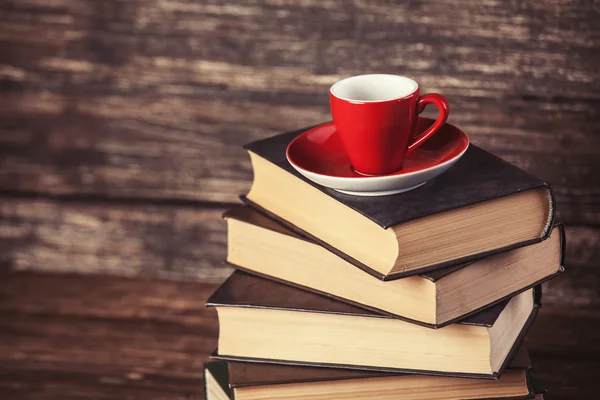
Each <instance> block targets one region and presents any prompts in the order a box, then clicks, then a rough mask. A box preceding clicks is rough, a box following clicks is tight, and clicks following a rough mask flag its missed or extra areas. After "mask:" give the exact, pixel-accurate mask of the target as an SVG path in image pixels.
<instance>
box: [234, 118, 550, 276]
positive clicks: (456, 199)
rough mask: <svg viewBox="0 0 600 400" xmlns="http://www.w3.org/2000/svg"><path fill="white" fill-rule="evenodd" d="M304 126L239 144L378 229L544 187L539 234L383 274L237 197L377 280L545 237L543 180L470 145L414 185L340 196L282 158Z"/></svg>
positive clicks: (432, 267) (457, 261) (466, 258)
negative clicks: (387, 192) (394, 190)
mask: <svg viewBox="0 0 600 400" xmlns="http://www.w3.org/2000/svg"><path fill="white" fill-rule="evenodd" d="M306 130H307V129H301V130H297V131H293V132H288V133H283V134H280V135H276V136H273V137H270V138H267V139H263V140H259V141H255V142H252V143H248V144H246V145H245V146H244V148H245V149H246V150H248V151H251V152H253V153H255V154H257V155H258V156H260V157H262V158H264V159H266V160H268V161H269V162H271V163H273V164H275V165H276V166H278V167H279V168H281V169H283V170H285V171H287V172H288V173H290V174H292V175H293V176H295V177H296V178H298V179H300V180H302V181H303V182H305V183H307V184H308V185H311V186H313V187H314V188H316V189H317V190H319V191H321V192H323V193H325V194H326V195H328V196H329V197H331V198H333V199H335V200H336V201H338V202H339V203H340V204H341V205H343V206H346V207H349V208H351V209H353V210H355V211H357V212H358V213H360V214H361V215H363V216H364V217H366V218H368V219H370V220H372V221H373V222H375V223H376V224H378V225H379V226H381V227H382V228H383V229H387V228H389V227H391V226H394V225H398V224H400V223H403V222H407V221H410V220H413V219H417V218H421V217H425V216H428V215H432V214H437V213H440V212H444V211H449V210H452V209H457V208H462V207H467V206H469V205H473V204H476V203H481V202H484V201H487V200H493V199H496V198H499V197H503V196H507V195H511V194H515V193H518V192H522V191H525V190H529V189H534V188H538V187H546V188H547V189H548V193H549V202H550V216H549V217H550V218H549V222H548V224H547V228H546V230H545V232H543V234H542V236H541V237H540V238H538V239H533V240H528V241H524V242H521V243H517V244H515V245H512V246H507V247H504V248H499V249H495V250H493V251H488V252H485V253H483V254H476V255H473V256H468V257H464V258H462V259H460V260H454V261H451V262H446V263H442V264H438V265H432V266H429V267H427V268H422V269H420V270H418V271H407V272H402V273H398V272H397V273H393V274H389V275H383V274H381V273H380V272H378V271H375V270H373V269H372V268H370V267H369V266H368V265H365V264H363V263H361V262H360V261H358V260H356V259H354V258H353V257H351V256H349V255H347V254H345V253H343V252H341V251H340V250H338V249H336V248H335V247H334V246H331V245H330V244H329V243H326V242H324V241H322V240H320V239H319V238H317V237H315V236H314V235H311V234H310V233H308V232H306V231H304V230H302V229H301V228H299V227H297V226H295V225H294V224H291V223H290V222H288V221H285V220H284V219H282V218H280V217H279V216H278V215H275V214H273V213H271V212H270V211H269V210H266V209H264V208H263V207H261V206H260V205H259V204H256V203H254V202H252V201H251V200H250V199H248V198H247V197H246V196H241V199H242V201H243V202H245V203H246V204H248V205H250V206H252V207H253V208H255V209H256V210H258V211H260V212H261V213H264V214H266V215H269V216H270V217H271V218H274V219H276V220H278V221H279V222H280V223H282V224H284V225H285V226H286V227H288V228H289V229H291V230H293V231H295V232H298V233H300V234H302V235H303V236H307V237H310V238H311V239H312V240H314V241H316V242H317V243H319V244H321V245H322V246H323V247H325V248H327V249H328V250H330V251H332V252H334V253H335V254H337V255H338V256H340V257H342V258H344V259H346V260H347V261H349V262H351V263H352V264H354V265H355V266H357V267H358V268H361V269H363V270H364V271H365V272H367V273H369V274H371V275H373V276H375V277H377V278H379V279H382V280H391V279H398V278H402V277H405V276H410V275H415V274H419V273H425V272H428V271H434V270H437V269H440V268H444V267H448V266H454V265H456V264H460V263H464V262H469V261H472V260H474V259H477V258H480V257H483V256H486V255H490V254H494V253H498V252H502V251H506V250H510V249H514V248H517V247H521V246H525V245H528V244H533V243H537V242H539V241H541V240H544V239H546V238H547V237H548V235H549V233H550V228H551V227H552V225H553V221H554V214H555V213H554V195H553V192H552V189H551V188H550V186H549V185H548V184H547V183H546V182H544V181H543V180H541V179H539V178H536V177H534V176H533V175H531V174H529V173H527V172H525V171H523V170H521V169H520V168H518V167H516V166H514V165H512V164H510V163H508V162H506V161H504V160H502V159H501V158H498V157H496V156H495V155H493V154H491V153H489V152H487V151H485V150H483V149H481V148H479V147H477V146H475V145H473V144H470V145H469V149H468V150H467V151H466V152H465V154H464V156H463V157H462V158H461V159H460V160H459V161H458V162H457V163H456V165H454V166H453V167H452V168H450V169H449V170H448V171H446V172H445V173H444V174H442V175H440V176H439V177H437V178H435V179H432V180H431V181H429V182H427V183H426V184H425V185H423V186H421V187H420V188H418V189H415V190H412V191H409V192H405V193H399V194H395V195H390V196H371V197H361V196H352V195H347V194H343V193H340V192H337V191H335V190H333V189H329V188H326V187H323V186H320V185H317V184H316V183H313V182H312V181H310V180H308V179H306V178H305V177H303V176H302V175H301V174H299V173H298V172H297V171H296V170H294V168H293V167H292V166H291V165H290V164H289V162H288V161H287V159H286V156H285V150H286V148H287V146H288V144H289V143H290V142H291V141H292V140H293V139H294V138H295V137H296V136H298V135H300V134H301V133H303V132H305V131H306Z"/></svg>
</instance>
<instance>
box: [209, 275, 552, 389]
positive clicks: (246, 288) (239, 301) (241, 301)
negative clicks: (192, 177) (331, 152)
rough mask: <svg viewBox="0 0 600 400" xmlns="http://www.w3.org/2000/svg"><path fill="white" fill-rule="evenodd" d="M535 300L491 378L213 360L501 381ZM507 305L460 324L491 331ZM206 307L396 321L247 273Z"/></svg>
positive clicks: (220, 290) (227, 285) (218, 356)
mask: <svg viewBox="0 0 600 400" xmlns="http://www.w3.org/2000/svg"><path fill="white" fill-rule="evenodd" d="M534 297H535V299H534V304H535V306H534V307H533V310H532V312H531V315H530V316H529V318H528V319H527V322H526V323H525V325H524V326H523V329H522V330H521V332H520V333H519V336H518V338H517V340H516V341H515V343H514V344H513V346H512V348H511V350H510V351H509V354H508V356H507V357H506V360H505V361H504V364H503V365H502V367H501V368H500V369H499V371H498V372H497V373H494V374H491V375H488V374H466V373H448V372H441V371H422V370H408V369H398V368H385V367H370V366H357V365H338V364H327V363H310V362H295V361H289V360H272V359H258V358H246V357H237V356H229V355H226V354H219V353H218V352H217V353H215V354H214V355H213V357H214V358H215V359H223V360H227V361H248V362H265V363H276V364H284V365H306V366H316V367H330V368H349V369H359V370H371V371H385V372H404V373H412V374H424V375H440V376H454V377H466V378H486V379H497V377H498V376H499V375H500V374H501V373H502V371H503V370H504V368H505V367H506V365H507V363H508V362H509V361H510V360H511V359H512V358H513V357H514V355H515V354H516V352H517V350H518V348H519V347H520V345H521V343H522V342H523V338H524V336H525V334H526V332H527V331H528V330H529V328H530V327H531V325H532V324H533V321H534V320H535V317H536V315H537V311H538V308H539V306H540V304H541V286H536V288H535V289H534ZM507 304H508V300H504V301H502V302H500V303H498V304H496V305H494V306H491V307H489V308H486V309H484V310H482V311H480V312H478V313H477V314H474V315H471V316H469V317H466V318H464V319H462V320H460V321H458V322H457V323H458V324H468V325H478V326H485V327H491V326H492V325H493V324H494V322H496V319H497V318H498V317H499V316H500V313H501V312H502V310H504V307H506V305H507ZM206 305H207V306H209V307H244V308H267V309H278V310H286V311H297V312H316V313H325V314H341V315H348V316H358V317H372V318H388V319H389V318H392V317H390V316H389V315H383V314H380V313H375V312H373V311H370V310H366V309H363V308H360V307H356V306H354V305H351V304H347V303H343V302H341V301H337V300H334V299H331V298H328V297H326V296H321V295H318V294H315V293H312V292H308V291H304V290H300V289H297V288H295V287H292V286H288V285H284V284H281V283H277V282H275V281H271V280H269V279H264V278H261V277H259V276H254V275H251V274H248V273H246V272H243V271H235V272H234V273H233V274H232V275H231V276H230V277H229V278H228V279H227V280H226V281H225V282H224V283H223V284H222V285H221V286H220V287H219V288H218V289H217V291H216V292H215V293H213V295H212V296H211V297H210V298H209V299H208V300H207V302H206Z"/></svg>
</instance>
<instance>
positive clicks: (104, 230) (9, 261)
mask: <svg viewBox="0 0 600 400" xmlns="http://www.w3.org/2000/svg"><path fill="white" fill-rule="evenodd" d="M223 211H224V209H223V208H211V209H205V208H197V207H194V206H190V205H181V204H178V205H168V204H165V205H153V206H150V205H146V204H137V203H134V204H131V203H116V202H107V203H98V202H82V201H67V202H64V201H57V200H49V199H47V200H42V199H38V200H35V199H9V198H4V199H2V201H0V221H2V222H1V223H0V253H1V255H0V262H1V264H0V265H2V266H4V268H5V269H13V270H37V271H58V272H80V273H108V274H113V275H123V276H149V277H160V278H168V279H176V280H195V281H204V282H215V283H216V282H221V281H222V280H223V279H224V278H225V277H226V276H228V275H229V273H230V272H231V269H230V268H228V267H226V266H224V265H222V261H223V260H224V259H225V255H226V251H227V250H226V226H225V223H224V222H223V221H222V219H221V213H222V212H223ZM566 231H567V259H566V269H567V270H566V272H565V273H564V274H563V275H562V276H561V277H560V278H558V279H555V280H553V281H551V282H549V283H548V284H546V285H545V290H544V303H545V304H548V305H565V306H566V305H570V306H573V307H576V308H584V309H595V308H598V307H600V269H598V268H597V267H598V260H599V259H600V229H597V228H591V227H581V226H574V227H571V226H567V228H566Z"/></svg>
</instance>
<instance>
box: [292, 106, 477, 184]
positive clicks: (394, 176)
mask: <svg viewBox="0 0 600 400" xmlns="http://www.w3.org/2000/svg"><path fill="white" fill-rule="evenodd" d="M419 118H422V117H419ZM424 119H425V118H424ZM427 119H431V118H427ZM329 124H333V121H330V122H326V123H324V124H321V125H318V126H315V127H313V128H311V129H309V130H307V131H305V132H302V133H301V134H300V135H298V136H296V137H295V138H294V139H293V140H292V141H291V142H290V143H289V144H288V146H287V147H286V149H285V158H286V159H287V161H288V162H289V163H290V165H291V166H292V167H294V169H296V170H298V172H301V171H304V172H306V173H309V174H311V175H317V176H320V177H324V178H334V179H339V180H340V181H342V182H351V181H356V180H394V179H398V177H411V176H415V175H418V174H421V173H423V172H425V171H431V170H433V169H436V168H440V167H442V166H444V165H446V164H448V163H451V162H454V161H456V160H457V159H459V158H461V157H462V156H463V155H464V154H465V152H466V151H467V150H468V149H469V146H470V145H471V140H470V139H469V136H468V135H467V134H466V133H465V132H464V131H463V130H462V129H460V128H459V127H457V126H456V125H453V124H449V123H447V122H446V123H445V124H448V125H450V126H452V127H454V128H455V129H458V130H459V131H460V132H461V133H462V134H463V135H464V137H465V138H466V139H467V144H466V146H465V148H464V149H463V151H461V152H460V153H459V154H457V155H456V156H454V157H452V158H451V159H449V160H446V161H444V162H443V163H440V164H437V165H434V166H431V167H429V168H424V169H420V170H418V171H413V172H408V173H406V174H396V173H393V174H387V175H379V176H354V177H347V176H336V175H326V174H321V173H319V172H314V171H310V170H308V169H306V168H302V167H300V166H299V165H298V164H296V163H295V162H293V161H292V160H291V158H290V155H289V153H290V148H291V147H292V145H293V144H294V142H296V141H297V140H298V139H300V138H301V137H302V136H303V135H306V134H307V133H308V132H310V131H312V130H313V129H317V128H320V127H322V126H324V125H329ZM340 183H341V182H340Z"/></svg>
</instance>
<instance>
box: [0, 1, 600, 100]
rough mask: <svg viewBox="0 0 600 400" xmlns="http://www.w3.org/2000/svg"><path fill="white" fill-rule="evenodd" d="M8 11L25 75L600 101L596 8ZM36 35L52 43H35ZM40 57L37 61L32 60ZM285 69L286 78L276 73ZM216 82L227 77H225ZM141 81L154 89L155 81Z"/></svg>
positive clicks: (80, 7) (9, 37) (458, 5)
mask: <svg viewBox="0 0 600 400" xmlns="http://www.w3.org/2000/svg"><path fill="white" fill-rule="evenodd" d="M117 9H118V10H119V12H118V17H117V13H116V10H117ZM2 11H3V13H2V14H3V15H4V17H3V22H4V23H3V30H2V32H3V36H2V38H3V39H4V40H5V41H6V42H8V44H15V45H28V46H32V47H34V50H33V51H32V53H33V54H31V53H29V54H31V55H32V56H33V57H27V58H25V57H18V59H20V60H23V61H24V62H25V63H26V66H29V67H33V66H38V67H39V66H40V65H39V64H38V62H41V61H42V60H43V62H41V66H42V67H46V68H47V69H49V70H50V72H51V71H52V70H53V68H56V69H57V70H58V72H61V69H63V68H64V69H66V70H67V72H76V73H80V74H83V75H85V74H86V73H90V72H93V73H100V75H101V76H102V77H107V78H109V79H108V81H109V82H115V79H114V77H113V76H111V72H113V70H111V69H110V68H115V67H116V68H122V67H129V69H128V70H129V73H130V78H131V77H132V76H133V75H134V74H135V76H136V78H137V77H138V76H137V73H138V71H137V70H135V69H134V68H131V67H134V66H135V65H130V63H131V62H132V60H133V63H136V62H138V63H139V64H140V65H147V63H145V62H144V59H143V57H144V56H154V57H157V60H156V63H157V64H162V67H163V71H166V73H167V74H170V73H172V72H175V73H179V72H180V70H181V69H183V70H184V71H185V70H186V69H187V66H186V65H183V66H182V63H180V62H179V60H180V59H181V60H189V59H192V60H195V63H194V64H192V66H193V67H194V68H192V69H191V71H189V72H191V73H190V74H182V75H181V78H182V79H180V81H181V80H184V81H187V80H191V81H192V83H194V82H195V80H200V81H203V82H204V83H209V84H211V85H229V84H231V82H232V81H243V82H244V84H246V85H248V88H254V87H256V86H253V85H256V84H258V85H259V86H261V87H264V86H267V85H272V86H271V87H272V88H273V89H281V88H282V86H281V85H283V87H285V86H286V85H292V86H293V87H294V88H297V87H298V86H303V87H304V88H305V90H311V89H313V88H315V86H320V85H322V83H321V81H322V80H323V79H314V75H313V74H303V72H317V73H318V74H321V75H329V74H337V73H339V72H340V71H341V70H344V71H348V72H350V73H354V72H356V71H364V70H365V69H368V70H372V69H379V70H382V69H383V70H385V69H396V70H398V69H402V70H406V71H408V72H417V71H419V72H423V73H424V74H426V75H429V76H431V77H432V80H431V82H436V85H444V86H451V87H456V88H459V89H460V90H465V91H467V92H468V93H469V94H471V95H477V94H478V93H479V94H482V96H481V97H486V98H487V97H488V93H489V92H490V91H494V90H496V91H499V92H500V93H502V92H507V91H511V92H513V93H514V92H516V91H518V93H519V94H527V95H533V96H553V95H564V96H567V97H574V98H587V97H589V98H593V99H597V93H596V92H594V90H593V86H592V85H593V84H594V83H595V82H597V79H596V78H598V71H597V69H596V68H595V66H594V65H595V64H594V63H595V61H597V57H598V53H597V52H594V51H593V50H594V49H595V46H596V45H597V44H598V43H600V37H599V35H598V32H597V30H596V29H594V28H595V25H594V22H595V20H596V19H597V17H598V16H599V13H598V10H597V9H596V8H595V7H593V5H592V4H591V3H582V4H571V3H564V2H561V1H559V0H553V1H548V2H544V3H543V4H527V5H521V4H506V3H504V2H500V3H493V2H488V3H485V4H483V5H482V4H473V3H472V2H469V1H466V0H463V1H460V2H456V1H450V0H446V1H433V0H428V1H423V2H421V3H420V4H419V7H414V6H412V5H408V4H406V5H402V4H391V3H389V2H386V1H378V2H353V3H352V4H348V3H347V2H344V1H341V0H337V1H327V2H322V1H316V0H313V1H303V2H300V3H298V2H294V3H290V2H285V1H260V2H253V3H251V4H248V2H246V1H240V0H238V1H231V2H228V3H227V4H222V3H220V2H218V1H211V2H204V3H203V4H197V3H193V2H190V1H185V0H184V1H159V0H155V1H148V2H140V1H131V2H127V3H126V4H122V2H119V1H116V0H113V1H108V2H105V3H103V4H102V5H97V4H95V3H92V2H89V1H86V0H78V1H65V0H53V1H50V2H48V1H41V0H30V1H27V2H25V3H23V2H17V1H8V2H5V3H4V5H3V10H2ZM32 27H36V28H37V29H35V30H34V29H32ZM40 28H42V29H45V30H47V31H48V34H47V35H40V34H39V29H40ZM39 47H41V48H42V51H41V52H40V53H37V54H36V53H35V52H36V51H39V50H37V49H35V48H39ZM48 47H50V48H52V47H55V48H58V47H60V48H61V49H62V50H63V52H62V54H60V55H59V57H56V53H54V54H52V53H51V52H49V51H45V52H44V51H43V49H44V48H48ZM20 51H26V49H22V48H19V49H18V50H15V52H16V53H18V54H17V55H18V56H22V55H23V53H21V52H20ZM49 55H52V56H51V57H48V56H49ZM359 55H360V56H359ZM138 57H142V58H141V59H139V58H138ZM594 57H595V58H594ZM173 61H175V62H174V63H173ZM16 64H17V65H15V67H17V68H19V67H23V65H22V64H19V63H18V62H17V63H16ZM31 64H33V65H31ZM230 64H238V65H241V66H243V65H249V66H257V67H266V70H264V71H263V74H262V75H258V76H257V75H255V71H254V69H253V68H249V69H247V70H246V71H245V73H232V72H235V71H231V70H229V69H228V66H229V65H230ZM279 66H280V67H282V68H283V70H279V69H277V68H274V67H279ZM95 67H97V68H98V69H97V70H95ZM104 67H106V68H108V70H107V69H104ZM286 68H287V69H288V70H290V71H292V72H297V73H296V79H293V80H289V79H283V80H282V79H277V76H278V75H280V74H284V75H285V74H286ZM26 69H27V68H26ZM32 69H33V68H32ZM42 70H43V69H42ZM169 70H170V72H169ZM139 72H140V73H142V75H141V77H146V75H145V74H144V73H143V70H142V71H139ZM211 73H217V74H218V73H220V74H221V75H219V76H218V78H220V79H215V77H214V76H211ZM190 75H193V76H190ZM88 77H90V78H91V76H90V75H88ZM152 77H154V78H155V77H156V76H155V75H152ZM484 77H485V78H487V79H482V78H484ZM286 78H287V76H286ZM506 78H511V79H510V80H509V79H506ZM116 80H118V79H116ZM565 81H567V82H568V83H569V84H568V85H565V84H564V83H565ZM96 82H97V80H96ZM142 82H145V83H150V84H152V83H153V81H152V78H150V81H147V80H146V79H140V83H142ZM274 82H278V83H274ZM184 83H187V82H184ZM427 84H429V83H427ZM591 84H592V85H591ZM125 86H127V85H125ZM300 90H302V89H300Z"/></svg>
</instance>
